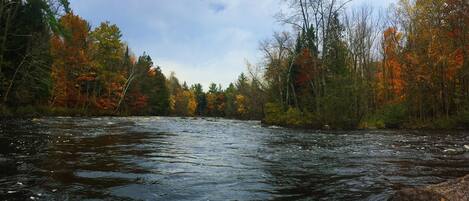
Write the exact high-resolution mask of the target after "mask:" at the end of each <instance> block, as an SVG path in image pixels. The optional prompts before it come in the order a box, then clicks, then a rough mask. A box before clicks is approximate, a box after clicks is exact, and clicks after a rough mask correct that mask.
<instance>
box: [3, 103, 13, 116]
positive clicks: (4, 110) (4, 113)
mask: <svg viewBox="0 0 469 201" xmlns="http://www.w3.org/2000/svg"><path fill="white" fill-rule="evenodd" d="M12 115H13V114H12V113H11V110H10V109H8V107H7V106H5V105H0V117H9V116H12Z"/></svg>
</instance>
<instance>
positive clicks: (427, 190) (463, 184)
mask: <svg viewBox="0 0 469 201" xmlns="http://www.w3.org/2000/svg"><path fill="white" fill-rule="evenodd" d="M442 200H445V201H458V200H469V175H466V176H464V177H461V178H458V179H453V180H449V181H446V182H443V183H440V184H434V185H429V186H426V187H422V188H407V189H403V190H400V191H398V192H396V193H395V194H394V195H393V197H392V198H391V199H390V201H442Z"/></svg>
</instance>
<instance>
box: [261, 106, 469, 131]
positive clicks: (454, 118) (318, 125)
mask: <svg viewBox="0 0 469 201" xmlns="http://www.w3.org/2000/svg"><path fill="white" fill-rule="evenodd" d="M262 123H264V124H266V125H275V126H282V127H287V128H301V129H326V130H327V129H334V130H335V129H339V130H356V129H366V130H377V129H412V130H465V129H469V111H466V112H461V113H459V114H457V115H451V116H443V117H440V118H435V119H429V120H419V119H415V118H412V117H410V116H409V115H408V114H407V113H406V112H405V111H403V110H400V109H398V108H397V109H396V108H392V109H384V110H380V111H377V112H375V113H374V114H371V115H368V116H365V117H362V118H349V117H346V116H345V115H344V116H336V117H333V118H331V117H329V116H327V115H326V116H324V115H323V116H321V115H317V114H314V113H311V112H304V111H301V110H299V109H298V108H288V109H287V110H284V109H283V108H282V107H281V106H279V105H276V104H267V105H266V109H265V117H264V119H263V120H262Z"/></svg>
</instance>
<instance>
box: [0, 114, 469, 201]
mask: <svg viewBox="0 0 469 201" xmlns="http://www.w3.org/2000/svg"><path fill="white" fill-rule="evenodd" d="M465 144H469V134H468V133H467V132H466V133H465V132H462V131H459V132H429V131H427V132H425V131H327V132H325V131H307V130H292V129H286V128H279V127H263V126H261V124H260V122H258V121H239V120H226V119H215V118H187V119H186V118H170V117H125V118H121V117H104V118H69V117H54V118H40V119H4V120H1V124H0V170H1V171H0V197H1V198H2V199H3V200H96V199H98V200H100V199H104V200H292V199H303V200H386V199H387V198H388V197H389V196H390V195H391V194H392V193H393V192H395V191H396V190H398V189H401V188H404V187H412V186H422V185H427V184H432V183H438V182H442V181H445V180H447V179H451V178H456V177H459V176H463V175H466V174H469V151H468V150H465V148H464V145H465Z"/></svg>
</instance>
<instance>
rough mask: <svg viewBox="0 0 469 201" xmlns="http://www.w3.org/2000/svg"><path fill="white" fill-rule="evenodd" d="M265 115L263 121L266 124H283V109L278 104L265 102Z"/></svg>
mask: <svg viewBox="0 0 469 201" xmlns="http://www.w3.org/2000/svg"><path fill="white" fill-rule="evenodd" d="M264 112H265V117H264V121H265V123H267V124H275V125H283V124H284V115H283V113H284V112H283V109H282V106H281V105H280V104H277V103H267V104H265V109H264Z"/></svg>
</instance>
